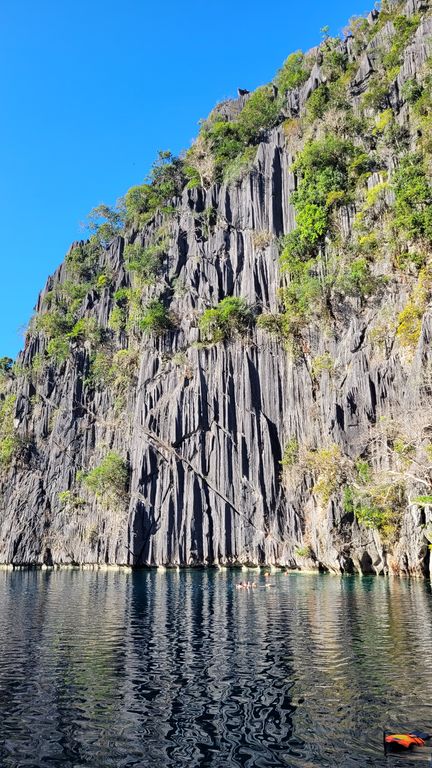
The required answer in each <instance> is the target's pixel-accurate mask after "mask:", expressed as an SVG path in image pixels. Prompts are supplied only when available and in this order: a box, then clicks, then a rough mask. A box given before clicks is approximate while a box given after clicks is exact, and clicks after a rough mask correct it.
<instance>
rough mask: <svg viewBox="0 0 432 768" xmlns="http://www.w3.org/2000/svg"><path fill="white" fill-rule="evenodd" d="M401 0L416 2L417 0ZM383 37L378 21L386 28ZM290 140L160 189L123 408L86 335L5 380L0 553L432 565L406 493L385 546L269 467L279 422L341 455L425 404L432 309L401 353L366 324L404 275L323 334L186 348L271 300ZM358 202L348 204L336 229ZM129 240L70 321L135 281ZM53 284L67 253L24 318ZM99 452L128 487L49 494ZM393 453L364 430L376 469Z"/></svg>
mask: <svg viewBox="0 0 432 768" xmlns="http://www.w3.org/2000/svg"><path fill="white" fill-rule="evenodd" d="M409 5H410V7H412V12H413V13H414V12H416V11H417V10H418V2H414V0H412V1H411V0H410V3H409ZM371 23H373V20H371ZM430 23H431V22H430V19H425V20H424V21H423V23H422V25H421V27H420V28H419V31H418V33H417V37H416V40H415V42H414V43H413V44H412V45H411V46H410V47H409V48H408V49H407V51H406V56H405V63H404V65H403V68H402V70H401V74H400V76H399V78H398V90H399V91H400V88H401V87H402V84H403V81H404V79H405V80H406V79H407V78H408V77H411V76H412V74H413V72H415V71H416V69H417V68H418V67H420V66H421V65H422V64H423V63H424V61H425V58H426V57H427V55H428V54H429V53H430V40H429V36H430V33H431V29H430ZM387 26H388V25H387ZM391 32H392V31H391V30H389V29H387V27H384V28H383V29H382V30H381V32H380V35H381V37H382V38H383V39H384V38H385V37H386V35H389V34H391ZM346 45H348V46H349V45H350V42H349V41H348V42H347V43H346ZM373 56H374V54H373V48H371V49H370V50H369V51H367V52H366V53H365V55H364V57H363V59H362V60H361V62H360V64H359V72H358V75H357V78H355V79H354V85H353V98H354V99H356V98H358V97H359V95H360V94H361V92H362V89H363V85H362V84H363V83H364V82H365V81H367V79H368V77H369V76H370V73H371V71H372V70H373V60H374V59H373ZM324 79H325V78H324V76H323V74H322V71H321V70H320V67H319V65H318V64H316V65H315V67H314V69H313V71H312V74H311V78H310V80H309V81H308V83H306V84H305V85H304V86H302V88H301V89H299V90H298V91H296V92H292V93H290V94H288V98H287V109H286V112H287V114H288V115H290V114H295V113H297V112H298V111H299V110H301V109H302V108H303V106H304V103H305V100H306V99H307V97H308V95H309V94H310V93H311V92H312V91H313V90H314V88H316V87H317V86H318V85H319V84H320V83H321V82H323V81H324ZM243 98H244V97H243ZM395 98H398V97H397V96H396V97H395ZM223 109H224V113H223V114H224V119H227V116H229V115H230V114H231V115H233V116H235V114H237V111H236V110H237V107H236V105H235V104H234V106H232V107H230V108H228V107H227V106H224V108H223ZM230 109H231V111H230ZM398 110H399V112H401V110H403V104H402V101H400V102H399V104H398ZM401 114H402V112H401ZM292 151H293V150H292V148H291V146H290V143H289V141H287V139H286V137H285V133H284V130H283V128H282V127H278V128H276V129H275V130H274V131H272V132H271V133H270V134H269V135H268V136H267V138H266V140H265V141H263V142H262V143H261V144H260V146H259V147H258V150H257V157H256V161H255V165H254V168H253V170H252V171H251V172H250V173H249V174H248V175H247V176H246V177H245V178H244V179H243V180H242V181H241V182H238V183H236V184H234V185H232V186H229V187H227V186H218V185H215V186H213V187H211V188H210V189H208V190H202V189H196V190H185V191H184V193H183V196H182V198H181V199H178V200H176V201H174V202H175V214H174V215H173V216H172V218H171V221H170V245H169V248H168V249H167V254H166V258H165V262H164V271H163V276H162V278H161V281H160V282H159V284H158V285H157V286H153V287H149V288H148V289H147V295H146V297H145V298H146V299H147V298H152V297H154V296H155V295H160V294H161V293H162V294H163V296H164V299H165V301H166V302H167V303H168V304H169V307H170V311H171V312H172V313H173V315H174V316H175V318H176V328H175V330H172V331H168V332H166V333H165V334H163V335H162V336H158V337H155V336H149V337H145V336H142V335H141V337H140V338H139V339H135V340H134V341H133V342H132V339H131V338H130V337H129V336H127V335H126V334H124V333H122V332H120V333H119V334H118V338H117V340H116V343H117V345H118V346H121V347H123V348H127V347H130V346H131V345H132V343H134V344H136V346H137V350H138V358H139V366H138V369H137V371H136V376H135V377H134V376H132V378H131V380H130V383H129V387H128V390H127V395H126V399H125V402H124V403H123V404H122V408H121V409H120V412H119V409H118V404H116V395H115V393H114V392H113V391H112V390H111V389H110V388H108V387H107V388H105V387H100V386H99V387H98V386H92V385H91V384H89V383H88V382H87V378H88V374H89V360H90V348H89V345H88V344H87V345H86V344H84V345H78V344H77V345H76V347H75V349H74V351H73V354H72V355H71V356H70V357H69V359H68V360H67V361H66V362H65V363H62V364H61V365H59V366H53V365H51V366H50V367H49V368H48V369H46V370H45V371H43V372H42V373H41V374H39V375H33V376H28V375H22V376H20V377H19V378H18V380H17V381H15V382H14V383H13V384H12V386H13V387H14V388H15V390H16V391H17V394H18V398H17V404H16V422H15V423H16V427H17V430H18V432H19V434H20V436H21V437H22V439H23V445H25V449H24V448H23V451H22V452H21V454H20V455H19V456H18V457H17V458H16V460H15V461H14V463H13V466H12V467H11V468H10V470H9V472H8V473H7V475H5V476H4V477H3V478H2V481H1V498H2V507H1V514H0V562H2V563H8V564H14V565H19V564H43V563H44V564H45V565H52V564H73V563H76V564H95V565H104V564H118V565H131V566H155V565H166V566H176V565H208V566H210V565H237V564H254V565H258V564H267V565H269V564H271V565H278V566H286V567H306V568H321V569H324V570H325V569H328V570H332V571H336V572H348V573H349V572H356V571H357V572H363V573H367V572H376V573H386V572H389V571H390V572H394V573H401V572H404V573H413V574H419V575H422V574H426V573H427V572H428V571H429V568H430V558H429V548H428V540H427V539H426V538H425V535H424V530H425V526H426V527H427V524H428V523H429V522H432V514H431V512H430V510H429V509H428V507H426V508H420V507H418V506H416V505H415V504H411V505H409V506H407V509H406V513H405V516H404V518H403V521H402V526H401V531H400V536H399V539H398V541H397V542H395V543H393V544H392V545H391V547H389V546H388V545H385V544H383V542H382V541H381V539H380V536H379V534H378V533H377V532H376V531H374V530H372V529H368V528H364V527H361V526H360V525H359V524H358V523H357V521H356V519H355V516H354V515H353V513H350V512H346V511H344V508H343V505H342V502H341V500H340V499H339V498H338V497H336V496H334V497H332V498H331V499H330V501H329V503H328V504H323V503H322V502H321V501H320V500H319V499H318V498H317V496H316V494H314V492H313V485H314V481H313V478H312V476H311V474H310V473H308V472H307V471H305V472H303V473H302V474H301V475H297V476H294V474H293V476H292V477H289V473H288V476H287V475H286V473H285V477H283V476H282V475H283V472H282V466H281V460H282V456H283V451H284V446H285V445H286V443H287V442H288V441H289V440H290V439H291V438H292V436H293V435H295V437H296V439H297V441H298V442H299V443H300V444H304V445H308V446H310V447H312V448H316V447H319V446H320V445H324V444H328V443H329V442H330V443H332V444H335V445H338V446H340V448H341V449H342V450H343V452H344V454H345V455H346V456H348V457H352V458H353V459H355V458H356V457H357V456H359V455H360V454H361V452H362V448H363V447H364V446H366V445H367V444H368V442H370V439H371V431H373V430H374V428H375V426H376V425H377V424H378V423H379V421H380V419H381V418H383V417H385V418H399V417H400V416H401V414H404V412H405V413H411V412H412V410H413V407H415V408H417V409H422V407H429V400H428V395H427V393H425V389H424V386H422V383H421V382H422V372H423V371H424V370H426V369H427V368H428V366H429V365H430V363H431V360H430V357H431V353H430V337H431V333H432V325H431V323H432V318H431V316H430V315H429V314H428V313H427V314H426V316H425V318H424V323H423V330H422V336H421V341H420V344H419V346H418V349H417V352H416V355H415V357H414V359H413V360H411V361H408V362H407V360H406V359H405V358H404V355H403V351H402V350H401V349H400V348H398V345H397V344H392V345H390V346H389V347H387V348H386V349H385V352H382V351H381V352H380V353H378V352H377V348H376V347H375V346H374V344H373V341H372V340H371V337H370V334H369V330H370V328H371V327H372V326H373V324H374V322H375V320H376V316H377V313H378V312H379V311H380V309H381V308H382V307H383V306H384V305H385V306H386V307H387V308H389V309H390V310H391V311H392V312H393V314H394V313H397V312H399V311H401V309H402V308H403V307H404V304H405V302H406V299H407V295H408V292H409V286H408V285H404V284H403V283H401V282H399V283H395V282H391V283H390V284H389V285H388V287H386V288H385V289H383V290H382V291H381V293H379V294H378V295H377V296H376V297H375V298H374V299H373V300H371V301H370V302H368V304H367V305H366V306H365V305H362V304H361V303H360V301H359V300H354V299H351V300H347V301H346V302H344V304H343V306H341V308H340V312H339V314H338V316H337V317H334V318H333V320H332V321H331V322H330V324H327V325H326V327H324V325H323V324H322V323H321V324H320V323H315V324H311V326H310V327H309V329H308V330H307V332H306V334H305V336H304V344H303V349H302V351H301V354H300V355H297V356H295V355H292V354H290V353H289V351H288V350H287V349H285V347H284V346H283V345H282V344H281V343H280V342H279V341H277V340H275V339H273V338H272V337H271V336H269V335H268V334H267V333H265V332H264V331H262V330H260V329H259V328H253V329H251V331H250V333H249V335H248V336H246V337H244V338H238V339H236V340H234V341H231V342H226V343H219V344H215V345H212V346H205V345H202V344H201V343H200V341H201V340H200V336H199V331H198V328H197V318H198V316H199V315H200V313H201V312H202V311H203V310H204V309H206V308H207V307H210V306H213V305H215V304H216V303H217V302H218V301H219V300H220V299H222V298H223V297H224V296H227V295H235V296H242V297H244V298H245V299H247V301H248V302H249V303H250V304H251V305H252V306H253V307H254V309H255V311H256V313H259V312H267V313H269V312H276V311H277V309H278V299H277V288H278V286H279V285H280V284H281V279H282V278H281V275H280V269H279V251H278V244H277V240H278V238H279V237H280V236H281V235H283V234H286V233H288V232H290V231H291V230H292V229H293V228H294V226H295V217H294V211H293V208H292V206H291V204H290V194H291V192H292V191H293V189H294V188H295V178H294V176H293V173H292V172H291V170H290V168H291V165H292V161H293V155H292ZM206 212H207V213H206ZM354 213H355V211H354V210H350V209H349V208H346V209H344V212H343V217H342V226H343V227H344V228H345V230H347V231H349V230H350V228H351V227H352V224H353V217H354ZM161 223H162V218H161V217H156V219H155V220H154V221H153V222H151V223H150V224H149V225H148V226H147V227H146V228H145V229H144V230H142V231H139V232H131V233H129V238H128V239H129V240H134V239H135V238H139V239H140V241H141V242H142V243H143V244H147V243H150V242H152V238H153V236H154V232H155V231H156V230H157V229H158V227H160V225H161ZM257 233H260V234H261V235H263V236H262V237H261V238H258V237H257ZM124 245H125V240H124V238H122V237H119V238H117V239H116V240H115V241H114V242H113V243H112V244H111V245H110V246H109V247H108V248H107V249H106V251H105V252H104V253H103V254H102V256H101V265H102V266H108V267H109V270H110V273H111V274H112V275H113V281H114V282H113V285H111V286H110V287H106V288H104V289H102V290H100V291H99V292H96V291H93V292H91V293H90V294H89V295H88V296H87V299H86V303H85V305H84V307H83V316H91V317H94V318H96V319H97V321H98V323H99V324H100V325H101V326H102V327H107V325H108V319H109V315H110V311H111V310H112V307H113V295H114V292H115V290H117V289H118V288H121V287H124V286H128V285H129V279H130V278H129V275H128V271H127V270H126V269H125V268H124V261H123V251H124ZM64 280H65V267H64V265H63V266H61V267H60V268H59V269H58V270H57V272H56V273H55V274H54V275H53V276H52V277H51V278H49V280H48V283H47V286H46V289H45V291H44V292H43V293H42V295H41V297H40V300H39V304H38V308H37V309H38V311H43V306H44V305H43V301H44V296H45V295H46V293H47V292H48V291H50V290H52V288H53V287H55V286H56V285H58V284H61V283H62V282H63V281H64ZM45 343H46V342H45V341H44V338H43V336H42V335H41V334H33V335H31V336H30V337H29V339H28V341H27V344H26V347H25V349H24V351H23V353H22V355H21V357H20V363H21V364H22V365H23V366H24V367H25V366H28V365H30V364H31V362H32V360H34V358H35V355H37V354H38V353H39V352H40V351H41V350H43V348H44V345H45ZM324 355H327V356H330V357H331V359H332V370H331V371H329V370H323V371H322V372H321V373H320V375H319V377H317V376H316V375H313V374H312V370H311V364H312V363H311V361H312V360H313V359H315V358H317V357H320V356H324ZM107 451H116V452H117V453H118V454H119V455H121V456H123V457H124V458H125V459H126V460H127V462H128V465H129V467H130V476H129V487H128V489H127V493H125V494H124V496H123V497H121V498H120V497H119V498H117V499H116V500H115V501H112V502H111V503H110V504H107V502H106V500H105V501H104V502H103V501H101V500H100V499H99V500H98V499H97V498H95V497H94V496H92V494H91V493H90V492H89V490H86V489H85V488H84V487H80V488H79V492H78V495H79V499H80V500H79V503H74V500H73V498H72V500H69V501H67V502H64V501H63V502H61V501H60V498H59V494H61V493H62V492H64V491H67V490H71V492H75V489H76V487H77V480H76V478H77V472H78V471H79V470H82V469H84V470H87V469H89V468H91V467H93V466H95V465H96V464H97V462H98V461H100V459H101V458H102V457H103V456H104V455H105V454H106V452H107ZM387 460H388V459H387V453H386V451H385V450H384V449H383V450H382V452H381V447H380V444H379V442H378V443H377V445H376V447H375V448H374V462H375V464H376V465H377V466H379V465H380V463H381V464H382V465H384V464H385V463H386V461H387ZM415 492H417V493H419V488H418V487H417V486H416V484H415V481H413V493H414V495H415Z"/></svg>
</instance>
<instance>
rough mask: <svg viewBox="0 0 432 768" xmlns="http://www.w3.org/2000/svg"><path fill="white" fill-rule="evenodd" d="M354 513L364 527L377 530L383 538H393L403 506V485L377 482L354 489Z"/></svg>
mask: <svg viewBox="0 0 432 768" xmlns="http://www.w3.org/2000/svg"><path fill="white" fill-rule="evenodd" d="M353 497H354V513H355V516H356V518H357V520H358V522H359V523H360V525H363V526H364V527H365V528H374V529H376V530H378V531H379V532H380V534H381V536H382V538H383V539H384V541H389V540H391V539H393V538H394V536H395V534H396V531H397V529H398V526H399V524H400V519H401V515H402V512H403V510H404V508H405V503H406V497H405V487H404V485H403V484H401V483H397V482H394V483H378V484H375V485H371V484H370V485H367V486H366V487H365V488H364V489H361V490H360V491H354V494H353Z"/></svg>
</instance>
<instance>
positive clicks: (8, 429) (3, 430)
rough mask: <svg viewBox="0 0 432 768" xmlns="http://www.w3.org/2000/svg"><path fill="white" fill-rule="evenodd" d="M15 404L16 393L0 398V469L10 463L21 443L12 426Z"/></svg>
mask: <svg viewBox="0 0 432 768" xmlns="http://www.w3.org/2000/svg"><path fill="white" fill-rule="evenodd" d="M15 406H16V395H7V396H6V397H5V398H3V400H0V469H6V468H7V467H8V466H9V465H10V463H11V462H12V459H13V458H14V456H15V454H16V452H17V451H18V449H19V447H20V444H21V441H20V439H19V437H18V435H17V434H16V432H15V427H14V417H15Z"/></svg>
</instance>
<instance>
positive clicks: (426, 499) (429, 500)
mask: <svg viewBox="0 0 432 768" xmlns="http://www.w3.org/2000/svg"><path fill="white" fill-rule="evenodd" d="M413 503H414V504H418V505H419V506H421V507H424V506H426V505H428V504H432V496H427V495H426V496H416V497H415V499H413Z"/></svg>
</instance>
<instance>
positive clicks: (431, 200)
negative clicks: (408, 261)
mask: <svg viewBox="0 0 432 768" xmlns="http://www.w3.org/2000/svg"><path fill="white" fill-rule="evenodd" d="M393 186H394V191H395V196H396V202H395V216H394V220H393V226H394V229H395V230H396V232H397V235H398V237H399V238H400V237H402V238H403V239H404V240H411V241H422V240H423V241H426V243H427V244H430V243H431V242H432V186H431V184H430V181H429V178H428V176H427V173H426V167H425V160H424V158H423V156H422V155H421V154H420V153H412V154H408V155H406V156H405V157H404V158H403V159H402V160H401V162H400V165H399V168H398V169H397V171H396V173H395V175H394V179H393Z"/></svg>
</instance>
